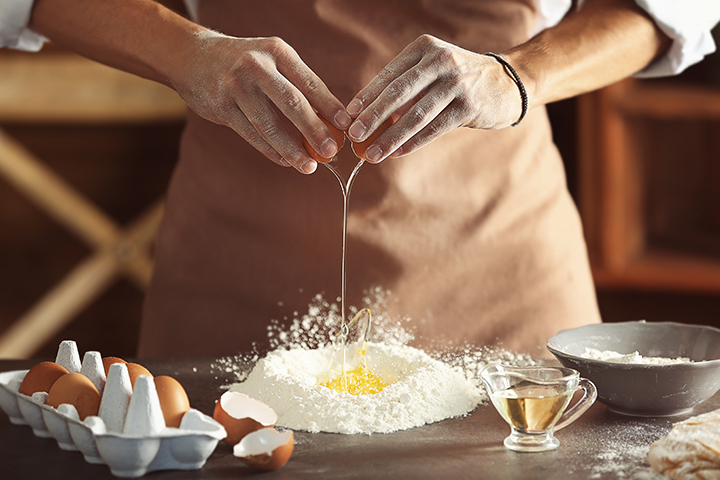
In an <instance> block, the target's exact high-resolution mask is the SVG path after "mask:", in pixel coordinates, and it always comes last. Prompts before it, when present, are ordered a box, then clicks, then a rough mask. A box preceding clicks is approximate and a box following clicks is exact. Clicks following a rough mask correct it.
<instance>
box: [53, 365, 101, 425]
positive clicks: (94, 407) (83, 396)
mask: <svg viewBox="0 0 720 480" xmlns="http://www.w3.org/2000/svg"><path fill="white" fill-rule="evenodd" d="M63 403H69V404H70V405H73V406H74V407H75V409H76V410H77V412H78V416H80V420H81V421H82V420H85V417H89V416H92V415H97V414H98V409H99V408H100V394H99V393H98V390H97V388H95V385H93V383H92V382H91V381H90V379H89V378H87V377H86V376H85V375H83V374H82V373H66V374H65V375H63V376H62V377H60V378H58V379H57V381H56V382H55V383H54V384H53V386H52V388H50V391H49V392H48V397H47V404H48V405H50V406H51V407H53V408H58V407H59V406H60V405H61V404H63Z"/></svg>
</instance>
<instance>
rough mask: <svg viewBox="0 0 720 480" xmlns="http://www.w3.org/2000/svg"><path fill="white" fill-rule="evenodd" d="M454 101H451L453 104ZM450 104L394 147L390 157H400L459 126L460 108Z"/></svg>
mask: <svg viewBox="0 0 720 480" xmlns="http://www.w3.org/2000/svg"><path fill="white" fill-rule="evenodd" d="M454 103H455V102H453V104H454ZM453 104H451V105H450V106H448V108H446V109H445V110H443V111H442V112H441V113H440V114H439V115H438V116H437V117H435V118H434V119H433V120H432V121H431V122H430V123H428V124H427V125H426V126H425V127H423V129H422V130H420V131H419V132H418V133H417V134H415V135H414V136H413V137H412V138H410V139H409V140H408V141H406V142H405V143H404V144H403V145H402V146H401V147H399V148H398V149H396V150H395V151H394V152H393V153H392V154H391V155H390V157H392V158H400V157H404V156H405V155H409V154H411V153H413V152H416V151H418V150H419V149H421V148H422V147H424V146H426V145H427V144H429V143H431V142H433V141H435V140H436V139H438V138H440V137H442V136H443V135H445V134H446V133H449V132H450V131H452V130H455V129H456V128H458V127H460V126H461V125H462V123H463V116H462V114H461V112H460V109H458V108H455V106H454V105H453Z"/></svg>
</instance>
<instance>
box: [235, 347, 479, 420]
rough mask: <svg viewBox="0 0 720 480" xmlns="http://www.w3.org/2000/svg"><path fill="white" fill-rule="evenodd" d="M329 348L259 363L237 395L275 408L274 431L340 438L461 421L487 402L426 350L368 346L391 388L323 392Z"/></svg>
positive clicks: (276, 355)
mask: <svg viewBox="0 0 720 480" xmlns="http://www.w3.org/2000/svg"><path fill="white" fill-rule="evenodd" d="M332 355H333V348H332V347H321V348H318V349H305V348H291V349H287V350H286V349H278V350H275V351H273V352H270V353H269V354H268V355H267V356H266V357H265V358H263V359H261V360H259V361H258V362H257V364H256V365H255V368H253V370H252V372H250V375H248V377H247V379H246V380H245V381H244V382H242V383H236V384H233V385H232V386H231V387H230V390H234V391H238V392H241V393H244V394H246V395H249V396H250V397H253V398H256V399H258V400H261V401H263V402H265V403H267V404H268V405H270V406H271V407H272V408H273V409H274V410H275V412H276V413H277V415H278V421H277V425H279V426H283V427H287V428H291V429H294V430H306V431H309V432H336V433H348V434H351V433H368V434H369V433H389V432H394V431H397V430H406V429H409V428H413V427H418V426H421V425H424V424H426V423H432V422H437V421H439V420H443V419H445V418H449V417H455V416H459V415H464V414H466V413H468V412H470V411H472V410H473V409H474V408H475V407H476V406H477V405H478V404H479V403H480V402H482V401H484V400H485V393H484V390H483V389H482V387H480V386H479V385H478V384H477V383H476V382H474V381H473V380H472V379H469V378H466V374H465V372H464V371H463V370H462V369H460V368H457V367H452V366H450V365H448V364H447V363H444V362H442V361H440V360H436V359H433V358H431V357H430V356H429V355H427V354H426V353H425V352H423V351H422V350H418V349H416V348H412V347H408V346H403V345H387V344H379V343H368V347H367V353H366V357H365V358H366V362H367V367H368V368H369V369H370V371H372V372H373V373H374V374H375V375H377V376H378V377H380V378H381V379H382V380H383V381H385V382H386V383H388V386H387V387H386V388H385V389H384V390H383V391H381V392H380V393H376V394H374V395H350V394H347V393H340V392H336V391H334V390H330V389H328V388H326V387H323V386H320V385H318V381H319V379H320V377H321V376H322V375H323V374H324V373H325V372H327V370H328V365H329V364H330V360H331V357H332Z"/></svg>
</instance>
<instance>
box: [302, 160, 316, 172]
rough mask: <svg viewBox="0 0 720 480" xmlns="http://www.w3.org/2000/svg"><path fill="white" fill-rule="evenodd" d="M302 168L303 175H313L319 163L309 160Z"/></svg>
mask: <svg viewBox="0 0 720 480" xmlns="http://www.w3.org/2000/svg"><path fill="white" fill-rule="evenodd" d="M300 168H301V170H302V171H303V173H313V172H314V171H315V169H317V162H316V161H315V160H308V161H307V162H305V163H303V166H302V167H300Z"/></svg>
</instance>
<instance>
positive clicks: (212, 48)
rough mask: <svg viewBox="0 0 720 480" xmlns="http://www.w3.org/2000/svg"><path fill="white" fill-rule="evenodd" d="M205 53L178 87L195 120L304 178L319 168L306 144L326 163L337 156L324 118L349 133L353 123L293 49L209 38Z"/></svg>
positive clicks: (201, 50) (202, 44)
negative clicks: (223, 129)
mask: <svg viewBox="0 0 720 480" xmlns="http://www.w3.org/2000/svg"><path fill="white" fill-rule="evenodd" d="M197 46H198V49H197V50H196V54H195V56H194V58H192V59H191V61H190V62H188V63H189V67H188V69H187V70H185V71H183V72H181V74H180V77H181V78H179V81H177V82H173V86H174V87H175V89H176V90H177V92H178V93H179V94H180V96H181V97H182V98H183V99H184V100H185V102H186V103H187V104H188V106H189V107H190V108H191V109H192V110H193V111H194V112H195V113H197V114H198V115H200V116H201V117H203V118H205V119H206V120H209V121H211V122H214V123H217V124H220V125H226V126H228V127H230V128H232V129H233V130H234V131H235V132H237V133H238V134H239V135H240V136H242V137H243V138H244V139H245V140H247V141H248V142H249V143H250V144H251V145H252V146H254V147H255V148H256V149H257V150H259V151H260V152H261V153H262V154H263V155H265V156H266V157H267V158H269V159H270V160H272V161H273V162H275V163H277V164H278V165H283V166H293V167H294V168H295V169H297V170H298V171H299V172H301V173H305V174H309V173H312V172H314V171H315V169H316V168H317V162H316V161H315V160H313V159H312V158H311V157H310V156H309V155H308V153H307V150H305V148H304V147H303V145H302V141H301V138H302V137H305V138H306V139H307V141H308V142H309V143H310V145H311V146H312V147H313V148H314V149H315V150H316V151H317V152H319V153H320V154H321V155H322V156H323V157H328V158H331V157H333V156H334V155H335V153H337V150H338V145H337V143H336V142H335V140H334V139H333V136H332V134H331V132H330V130H329V129H328V128H327V127H326V126H325V125H324V124H323V122H322V121H321V120H320V118H318V114H319V115H321V116H322V117H324V118H326V119H328V120H329V121H330V122H331V123H332V124H333V125H335V126H336V127H338V128H339V129H340V130H346V129H347V127H348V126H349V125H350V117H349V116H348V114H347V113H346V111H345V108H344V106H343V104H342V103H341V102H340V101H339V100H338V99H337V98H335V96H334V95H333V94H332V93H330V90H328V88H327V86H325V84H324V83H323V82H322V80H320V78H319V77H318V76H317V75H316V74H315V73H314V72H313V71H312V70H310V68H309V67H308V66H307V65H306V64H305V63H304V62H303V61H302V60H301V59H300V57H299V55H298V54H297V52H295V50H293V49H292V48H291V47H290V46H289V45H288V44H287V43H285V42H284V41H283V40H281V39H279V38H275V37H270V38H236V37H228V36H225V35H221V34H218V33H214V32H210V31H205V32H203V33H200V34H199V35H198V37H197ZM313 108H314V109H315V110H317V112H318V113H315V111H314V110H313Z"/></svg>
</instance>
